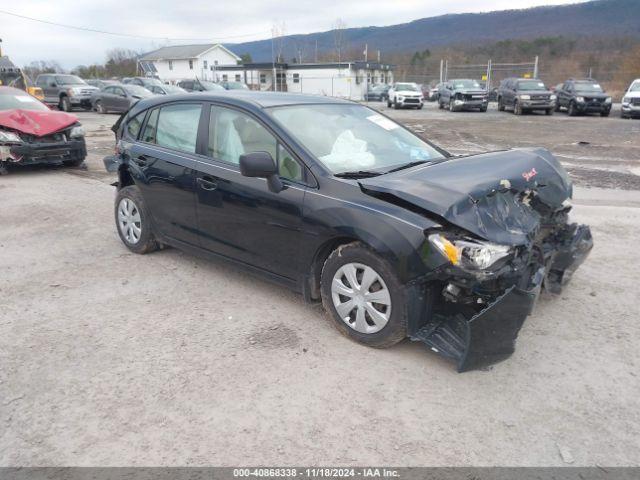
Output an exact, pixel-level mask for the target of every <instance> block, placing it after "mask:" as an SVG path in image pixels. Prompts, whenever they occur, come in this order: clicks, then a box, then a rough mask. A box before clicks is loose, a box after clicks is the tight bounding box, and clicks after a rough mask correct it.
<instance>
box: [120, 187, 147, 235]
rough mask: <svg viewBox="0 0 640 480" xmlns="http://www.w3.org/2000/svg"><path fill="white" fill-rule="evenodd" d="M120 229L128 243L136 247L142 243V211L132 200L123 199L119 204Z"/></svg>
mask: <svg viewBox="0 0 640 480" xmlns="http://www.w3.org/2000/svg"><path fill="white" fill-rule="evenodd" d="M118 228H119V229H120V233H121V234H122V236H123V237H124V239H125V240H126V241H127V243H130V244H132V245H135V244H136V243H138V242H139V241H140V236H141V235H142V220H141V218H140V210H139V209H138V206H137V205H136V204H135V203H134V202H133V200H131V199H130V198H123V199H122V200H120V203H119V204H118Z"/></svg>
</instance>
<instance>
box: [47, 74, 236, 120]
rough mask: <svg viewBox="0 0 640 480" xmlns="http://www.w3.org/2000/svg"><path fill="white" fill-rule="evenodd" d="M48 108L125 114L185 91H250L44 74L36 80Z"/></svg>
mask: <svg viewBox="0 0 640 480" xmlns="http://www.w3.org/2000/svg"><path fill="white" fill-rule="evenodd" d="M36 85H37V86H38V87H40V88H41V89H42V92H43V100H44V102H45V103H46V104H47V105H52V106H56V107H58V108H59V109H60V110H64V111H65V112H69V111H71V110H73V109H74V108H84V109H86V110H89V109H93V110H96V111H98V112H101V113H106V112H123V111H126V110H128V108H129V107H130V106H131V105H133V103H135V102H136V101H138V100H140V99H141V98H146V97H148V96H150V95H172V94H177V93H184V92H205V91H215V90H218V91H224V90H241V89H242V90H248V87H247V86H246V85H245V84H244V83H241V82H226V81H225V82H221V83H213V82H208V81H204V80H199V79H185V80H182V81H180V82H178V84H177V85H170V84H166V83H163V82H161V81H160V80H159V79H157V78H149V77H125V78H123V79H122V80H115V79H111V80H106V79H89V80H83V79H82V78H80V77H78V76H77V75H66V74H42V75H39V76H38V78H37V79H36Z"/></svg>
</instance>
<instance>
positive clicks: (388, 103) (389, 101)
mask: <svg viewBox="0 0 640 480" xmlns="http://www.w3.org/2000/svg"><path fill="white" fill-rule="evenodd" d="M387 108H391V100H389V99H388V98H387Z"/></svg>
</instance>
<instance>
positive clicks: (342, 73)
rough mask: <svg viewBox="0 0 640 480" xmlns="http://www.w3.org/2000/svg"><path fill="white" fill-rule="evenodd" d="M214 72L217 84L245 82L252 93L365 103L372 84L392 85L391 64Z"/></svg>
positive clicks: (263, 66)
mask: <svg viewBox="0 0 640 480" xmlns="http://www.w3.org/2000/svg"><path fill="white" fill-rule="evenodd" d="M215 73H216V78H215V81H237V82H243V83H246V84H247V85H248V86H249V88H251V89H252V90H271V91H273V90H275V91H279V92H298V93H310V94H319V95H327V96H331V97H342V98H348V99H351V100H363V99H364V94H365V93H366V91H367V88H369V87H371V86H373V85H377V84H381V83H393V66H392V65H386V64H381V63H377V62H363V61H358V62H340V63H276V64H273V63H270V62H265V63H248V64H242V65H220V66H219V67H218V68H217V69H216V72H215ZM274 75H275V78H276V79H277V81H276V84H275V85H274Z"/></svg>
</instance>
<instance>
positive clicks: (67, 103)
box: [60, 96, 73, 112]
mask: <svg viewBox="0 0 640 480" xmlns="http://www.w3.org/2000/svg"><path fill="white" fill-rule="evenodd" d="M60 110H62V111H63V112H70V111H71V110H73V107H72V106H71V100H69V97H67V96H64V97H61V98H60Z"/></svg>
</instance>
